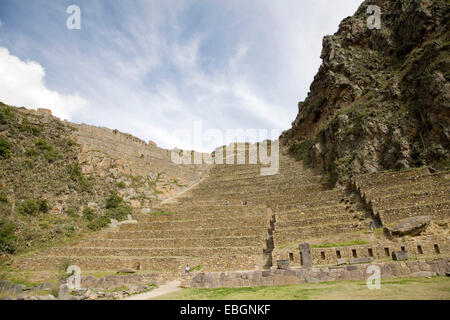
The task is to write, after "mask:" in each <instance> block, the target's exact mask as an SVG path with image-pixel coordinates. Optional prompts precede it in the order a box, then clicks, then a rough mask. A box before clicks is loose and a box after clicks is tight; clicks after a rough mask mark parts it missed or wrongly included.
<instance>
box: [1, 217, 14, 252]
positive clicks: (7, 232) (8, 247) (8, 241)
mask: <svg viewBox="0 0 450 320" xmlns="http://www.w3.org/2000/svg"><path fill="white" fill-rule="evenodd" d="M15 231H16V226H15V225H14V223H12V222H9V221H7V220H5V219H1V220H0V254H2V253H9V254H13V253H14V252H15V251H16V248H17V236H16V234H15Z"/></svg>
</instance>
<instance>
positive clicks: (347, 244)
mask: <svg viewBox="0 0 450 320" xmlns="http://www.w3.org/2000/svg"><path fill="white" fill-rule="evenodd" d="M364 244H369V242H368V241H364V240H360V239H357V240H353V241H348V242H331V243H321V244H313V245H311V248H334V247H350V246H357V245H364Z"/></svg>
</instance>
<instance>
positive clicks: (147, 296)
mask: <svg viewBox="0 0 450 320" xmlns="http://www.w3.org/2000/svg"><path fill="white" fill-rule="evenodd" d="M180 285H181V281H178V280H176V281H172V282H169V283H166V284H164V285H162V286H161V287H158V288H156V289H155V290H152V291H150V292H146V293H141V294H137V295H134V296H131V297H128V298H126V299H123V300H151V299H153V298H156V297H159V296H162V295H165V294H168V293H172V292H176V291H178V290H181V287H180Z"/></svg>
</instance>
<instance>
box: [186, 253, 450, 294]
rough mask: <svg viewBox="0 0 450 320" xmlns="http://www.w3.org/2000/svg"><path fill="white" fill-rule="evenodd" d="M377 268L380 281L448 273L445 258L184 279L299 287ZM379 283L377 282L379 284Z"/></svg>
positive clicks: (189, 283)
mask: <svg viewBox="0 0 450 320" xmlns="http://www.w3.org/2000/svg"><path fill="white" fill-rule="evenodd" d="M373 265H375V266H379V267H380V270H381V278H382V279H389V278H394V277H415V276H433V275H445V274H446V273H448V272H450V263H449V260H448V259H439V260H430V261H408V262H386V263H373V264H364V265H352V266H346V267H335V268H311V269H297V270H293V269H291V270H266V271H259V270H258V271H238V272H208V273H200V274H197V275H193V276H191V277H187V278H186V279H185V280H184V281H183V282H182V286H183V287H186V288H222V287H228V288H233V287H254V286H277V285H288V284H301V283H305V282H308V283H312V282H323V281H340V280H367V278H368V277H369V276H370V275H372V274H373V271H369V272H368V267H369V266H373ZM382 283H383V282H381V284H382Z"/></svg>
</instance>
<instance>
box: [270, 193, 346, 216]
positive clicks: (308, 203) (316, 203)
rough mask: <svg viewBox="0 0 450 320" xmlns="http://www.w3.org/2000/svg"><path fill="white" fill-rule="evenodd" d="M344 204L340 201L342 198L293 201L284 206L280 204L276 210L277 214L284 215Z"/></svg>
mask: <svg viewBox="0 0 450 320" xmlns="http://www.w3.org/2000/svg"><path fill="white" fill-rule="evenodd" d="M342 205H343V203H342V202H341V201H340V197H338V196H336V197H332V198H331V199H328V200H315V199H312V200H303V201H297V200H292V201H290V202H285V203H283V204H279V205H278V206H277V208H276V212H278V213H280V214H284V213H285V212H290V211H291V212H292V211H299V210H308V209H310V208H311V210H313V209H316V208H317V209H318V208H322V207H323V208H325V207H340V206H342Z"/></svg>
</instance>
